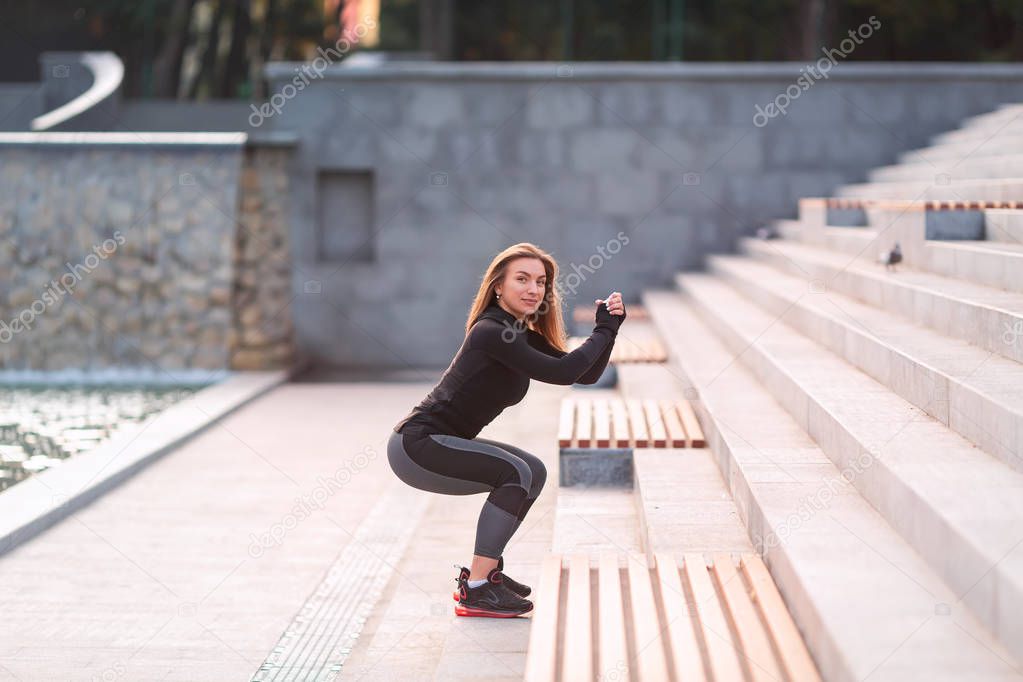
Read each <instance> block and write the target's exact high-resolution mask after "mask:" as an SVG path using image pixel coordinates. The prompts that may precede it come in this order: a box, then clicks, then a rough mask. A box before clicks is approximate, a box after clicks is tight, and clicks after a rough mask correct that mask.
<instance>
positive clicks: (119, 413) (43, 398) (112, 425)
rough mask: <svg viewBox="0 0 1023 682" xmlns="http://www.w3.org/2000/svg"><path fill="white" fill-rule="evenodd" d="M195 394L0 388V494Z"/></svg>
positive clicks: (174, 389) (185, 389)
mask: <svg viewBox="0 0 1023 682" xmlns="http://www.w3.org/2000/svg"><path fill="white" fill-rule="evenodd" d="M201 388H203V386H156V387H144V386H130V387H128V386H93V385H89V386H46V387H38V386H14V385H0V491H3V490H5V489H6V488H9V487H11V486H12V485H14V484H16V483H18V482H19V481H22V480H24V479H25V478H27V477H28V476H31V475H32V474H35V473H38V472H40V471H45V470H46V469H49V468H50V467H55V466H60V465H61V464H62V463H63V462H64V461H65V460H67V459H68V458H69V457H74V456H75V455H78V454H81V453H83V452H88V451H90V450H93V449H95V448H96V447H97V446H99V445H101V444H102V443H104V442H106V441H108V440H110V439H111V438H113V437H114V436H117V435H121V434H122V433H124V432H126V431H131V430H137V429H138V428H139V423H140V422H142V421H144V420H145V419H147V418H149V417H150V416H152V415H153V414H156V413H157V412H160V411H161V410H163V409H165V408H167V407H168V406H170V405H172V404H174V403H176V402H178V401H179V400H182V399H184V398H187V397H188V396H190V395H192V394H193V393H195V392H196V391H197V390H199V389H201Z"/></svg>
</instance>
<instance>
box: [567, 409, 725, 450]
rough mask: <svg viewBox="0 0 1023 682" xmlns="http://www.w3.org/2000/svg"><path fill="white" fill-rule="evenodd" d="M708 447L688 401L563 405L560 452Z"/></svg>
mask: <svg viewBox="0 0 1023 682" xmlns="http://www.w3.org/2000/svg"><path fill="white" fill-rule="evenodd" d="M706 444H707V441H706V439H705V438H704V436H703V429H702V428H700V422H699V421H698V420H697V419H696V413H695V412H694V411H693V406H692V405H691V404H690V403H689V401H688V400H652V399H646V400H640V399H637V398H629V399H625V400H621V399H610V400H609V399H599V398H598V399H589V398H565V399H564V400H562V401H561V418H560V420H559V423H558V447H560V448H594V449H598V448H630V449H631V448H702V447H705V446H706Z"/></svg>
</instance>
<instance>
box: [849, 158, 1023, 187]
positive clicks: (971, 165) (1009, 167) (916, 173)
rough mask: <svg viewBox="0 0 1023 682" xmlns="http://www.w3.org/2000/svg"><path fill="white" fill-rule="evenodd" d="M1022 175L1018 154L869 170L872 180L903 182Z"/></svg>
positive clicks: (1022, 162) (1022, 163) (903, 164)
mask: <svg viewBox="0 0 1023 682" xmlns="http://www.w3.org/2000/svg"><path fill="white" fill-rule="evenodd" d="M1021 175H1023V157H1021V156H1019V155H1011V154H1010V155H1005V156H988V157H972V156H969V157H966V158H962V159H949V160H946V161H943V162H941V163H934V162H927V161H921V162H918V163H901V164H895V165H891V166H881V167H879V168H875V169H874V170H872V171H870V172H869V173H867V177H868V179H870V181H871V182H901V181H907V180H909V181H911V180H920V181H924V180H930V181H932V182H938V181H939V179H940V177H941V176H948V177H950V178H952V177H954V178H1016V177H1020V176H1021Z"/></svg>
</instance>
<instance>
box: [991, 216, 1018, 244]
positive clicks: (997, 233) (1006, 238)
mask: <svg viewBox="0 0 1023 682" xmlns="http://www.w3.org/2000/svg"><path fill="white" fill-rule="evenodd" d="M984 238H985V239H987V241H989V242H1000V243H1005V244H1023V211H1019V210H1013V209H1007V208H991V209H988V210H986V211H984Z"/></svg>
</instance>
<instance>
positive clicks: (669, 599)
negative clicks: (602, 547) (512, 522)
mask: <svg viewBox="0 0 1023 682" xmlns="http://www.w3.org/2000/svg"><path fill="white" fill-rule="evenodd" d="M593 563H595V565H591V564H593ZM524 679H525V680H526V681H527V682H553V681H555V680H587V681H589V680H594V679H599V680H616V681H617V682H630V681H632V682H653V681H656V682H661V681H662V680H669V681H670V680H683V681H688V680H711V679H713V680H718V681H729V682H731V681H732V680H754V681H756V682H759V681H760V680H794V681H798V682H804V681H805V682H817V681H819V680H820V676H819V674H818V672H817V668H816V666H815V664H814V662H813V659H812V658H811V657H810V654H809V652H808V651H807V649H806V646H805V644H804V643H803V639H802V637H801V636H800V634H799V631H798V629H797V628H796V625H795V623H794V622H793V620H792V617H791V616H790V615H789V612H788V609H787V608H786V607H785V603H784V601H783V600H782V598H781V595H780V594H779V593H778V590H777V588H776V587H775V584H774V581H773V580H772V579H771V576H770V574H769V573H768V571H767V568H766V566H764V563H763V561H762V560H761V559H760V557H759V556H758V555H756V554H742V555H740V556H738V557H733V556H732V555H729V554H715V555H713V556H711V557H709V561H708V557H705V556H704V555H702V554H687V555H684V556H683V557H674V556H672V555H670V554H656V555H655V557H654V565H653V566H648V565H647V562H646V559H645V557H643V556H633V555H620V554H616V553H605V554H601V555H600V556H599V557H598V558H597V559H596V561H595V562H591V560H590V557H589V556H587V555H585V554H582V555H571V556H568V557H563V556H561V555H557V554H554V555H550V556H548V557H547V558H546V559H545V561H544V564H543V567H542V569H541V576H540V582H539V585H538V588H537V594H536V606H535V609H534V611H533V622H532V626H531V630H530V633H529V650H528V653H527V657H526V672H525V677H524Z"/></svg>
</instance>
